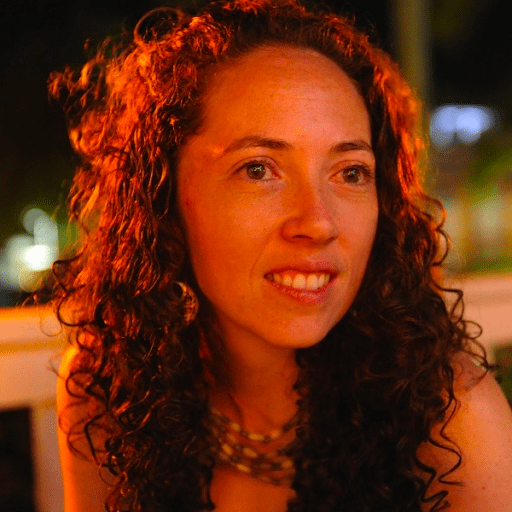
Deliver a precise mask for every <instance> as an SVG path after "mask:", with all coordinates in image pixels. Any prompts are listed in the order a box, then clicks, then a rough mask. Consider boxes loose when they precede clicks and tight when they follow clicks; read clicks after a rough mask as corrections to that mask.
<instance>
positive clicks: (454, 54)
mask: <svg viewBox="0 0 512 512" xmlns="http://www.w3.org/2000/svg"><path fill="white" fill-rule="evenodd" d="M169 3H170V2H163V1H156V0H137V1H135V0H132V1H128V0H82V1H78V0H17V1H16V2H6V1H4V2H1V3H0V43H1V44H0V56H1V58H0V510H2V511H3V512H4V511H5V512H34V511H36V510H37V511H38V512H46V511H59V510H62V501H61V496H60V474H59V467H58V458H57V451H56V450H57V448H56V440H55V413H54V402H53V393H54V392H53V390H54V386H55V376H54V375H53V374H52V373H51V372H50V371H49V369H48V368H49V363H48V361H49V360H50V358H51V356H52V355H53V354H55V353H56V352H58V350H59V347H60V346H61V343H62V341H61V340H59V337H58V332H59V329H58V326H56V325H55V324H54V323H53V319H52V318H51V316H49V314H48V312H47V311H45V310H44V308H39V309H37V310H32V311H29V312H27V311H23V312H20V311H18V310H15V309H12V308H13V306H15V305H16V304H17V303H19V301H20V300H21V299H22V298H23V297H24V296H25V295H26V294H27V293H28V292H30V290H31V289H32V288H33V287H34V285H35V283H37V280H38V279H39V278H40V276H41V274H42V273H44V272H45V271H46V270H47V269H48V268H49V266H50V265H51V263H52V261H54V260H55V259H56V258H57V257H58V254H59V251H60V250H61V249H62V248H63V247H64V245H65V244H66V243H67V242H68V241H69V236H70V234H69V232H68V231H67V230H66V215H65V209H64V208H63V205H64V200H65V196H66V192H67V189H68V187H69V184H70V180H71V177H72V171H73V159H72V154H71V151H70V147H69V143H68V140H67V134H66V126H65V121H64V118H63V115H62V114H61V112H60V111H59V110H58V109H57V108H55V107H52V106H51V105H50V104H49V102H48V99H47V91H46V82H47V79H48V76H49V74H50V72H51V71H53V70H59V69H63V67H64V66H65V65H68V64H69V65H72V66H76V67H78V66H80V65H81V64H83V63H84V62H85V55H86V53H85V51H84V43H85V41H86V40H88V41H89V42H88V45H89V47H90V48H93V49H94V48H95V47H96V46H97V45H98V44H99V43H100V42H101V41H102V40H103V39H104V38H105V37H107V36H116V35H118V34H119V33H120V32H122V31H123V30H128V31H129V30H130V29H131V28H133V26H134V25H135V23H136V21H137V20H138V18H139V17H140V16H141V15H142V14H143V13H144V12H146V11H147V10H148V9H150V8H153V7H158V6H161V5H169ZM203 3H204V2H202V1H200V0H197V1H188V2H187V1H184V0H182V1H179V2H175V3H174V4H173V5H182V6H185V7H196V6H199V5H202V4H203ZM306 3H307V2H306ZM323 3H324V5H327V6H329V7H330V8H331V9H332V10H334V11H336V12H343V13H345V14H349V15H354V16H355V17H356V20H357V24H358V25H359V26H360V27H361V28H364V29H365V30H367V31H370V33H371V34H372V38H373V39H374V40H375V41H376V42H378V43H379V44H380V45H381V46H382V47H383V48H384V49H385V50H387V51H388V52H389V53H391V55H393V56H394V57H395V59H397V60H398V61H399V63H400V65H401V67H402V69H403V71H404V74H405V75H406V77H407V78H408V79H409V81H410V82H411V83H412V85H413V87H414V88H415V89H416V91H417V93H418V95H419V96H420V98H421V99H422V101H423V103H424V105H425V130H427V131H428V133H429V141H430V153H431V155H430V157H431V165H430V169H429V172H428V174H427V176H426V181H427V186H428V189H429V191H430V192H431V194H432V195H434V196H436V197H438V198H439V199H441V200H442V201H443V203H444V205H445V207H446V210H447V221H446V230H447V232H448V234H449V235H450V237H451V239H452V251H451V253H450V256H449V259H448V261H447V268H446V275H445V279H446V280H447V281H448V282H450V283H451V282H453V283H454V284H456V285H457V286H460V287H462V288H463V289H464V290H465V293H466V297H467V299H466V302H467V312H468V317H469V318H473V319H475V320H477V321H478V322H480V323H481V324H482V325H483V327H484V335H483V337H482V342H483V343H484V344H485V345H486V347H487V349H488V351H489V355H490V356H491V359H492V360H494V361H497V362H498V363H499V364H500V366H501V369H500V375H501V379H502V386H503V388H504V390H505V391H506V393H507V394H508V397H509V399H512V375H511V374H512V350H511V348H510V347H511V345H512V324H511V322H512V101H511V99H510V97H511V95H512V66H511V65H510V63H511V57H512V31H511V30H510V26H509V17H508V16H507V15H506V12H508V11H507V4H506V2H505V0H472V1H471V2H468V1H467V0H430V1H429V0H409V1H407V0H352V1H350V2H349V1H334V0H332V1H325V2H323ZM41 323H43V325H44V329H41V328H40V325H41Z"/></svg>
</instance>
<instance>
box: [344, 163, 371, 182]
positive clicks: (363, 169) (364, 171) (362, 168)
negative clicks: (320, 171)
mask: <svg viewBox="0 0 512 512" xmlns="http://www.w3.org/2000/svg"><path fill="white" fill-rule="evenodd" d="M354 170H355V171H358V172H359V173H360V175H361V179H362V180H363V183H359V182H358V183H351V182H349V181H345V180H344V181H345V183H348V184H349V185H352V184H353V185H355V186H360V185H364V184H366V183H367V182H368V181H371V180H373V178H374V174H373V171H372V170H371V169H369V168H368V167H367V166H366V165H362V164H355V165H349V166H347V167H345V168H343V169H341V171H339V172H338V173H337V174H336V176H338V175H341V176H342V177H344V176H345V173H346V172H348V171H354Z"/></svg>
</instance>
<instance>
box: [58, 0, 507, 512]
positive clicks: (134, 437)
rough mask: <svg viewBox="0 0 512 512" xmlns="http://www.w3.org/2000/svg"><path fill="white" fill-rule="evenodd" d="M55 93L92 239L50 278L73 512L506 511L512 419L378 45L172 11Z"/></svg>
mask: <svg viewBox="0 0 512 512" xmlns="http://www.w3.org/2000/svg"><path fill="white" fill-rule="evenodd" d="M51 92H52V93H53V95H54V96H55V97H57V98H59V99H60V100H61V101H62V102H63V103H64V105H65V108H66V110H67V112H68V115H69V132H70V138H71V141H72V143H73V146H74V148H75V150H76V152H77V154H78V155H79V157H80V161H79V165H78V169H77V173H76V176H75V180H74V183H73V187H72V190H71V194H70V200H69V211H70V215H71V218H72V219H73V220H74V221H76V222H77V223H78V224H79V225H80V226H81V227H82V228H83V232H84V237H83V241H82V243H81V246H80V248H79V250H78V252H77V253H76V255H75V256H74V257H72V258H70V259H68V260H64V261H61V262H59V263H58V264H56V265H55V267H54V276H55V279H56V282H57V286H56V288H55V301H56V307H57V311H58V313H59V315H60V317H61V320H62V322H63V323H64V324H65V325H68V326H69V332H70V337H71V338H72V343H73V348H72V349H70V350H68V352H67V353H66V355H65V357H64V360H63V363H62V366H61V377H62V378H61V379H60V381H59V387H58V408H59V417H60V433H59V435H60V443H61V458H62V467H63V476H64V486H65V502H66V505H65V506H66V512H78V511H88V512H95V511H100V510H112V511H113V510H115V511H118V510H119V511H120V510H130V511H132V510H133V511H144V512H149V511H164V510H165V511H199V510H213V509H215V510H218V511H221V512H229V511H235V510H236V511H238V510H244V511H249V512H251V511H254V512H258V511H285V510H290V511H340V510H346V511H358V512H360V511H372V512H373V511H379V512H382V511H420V510H421V511H425V510H441V509H444V507H448V506H450V507H451V508H450V510H454V511H470V510H471V511H472V510H478V511H480V512H482V511H483V512H485V511H487V512H490V511H493V512H504V511H505V510H509V505H510V503H512V491H511V489H512V485H510V484H511V478H510V475H511V474H512V455H511V454H512V415H511V413H510V410H509V409H508V407H507V404H506V401H505V399H504V398H503V396H502V394H501V392H500V391H499V388H498V387H497V385H496V384H495V382H494V381H493V379H492V377H491V376H489V375H488V374H487V372H486V370H485V368H486V361H485V356H483V355H479V352H478V347H477V346H476V345H475V344H474V342H473V340H474V336H473V335H472V334H471V333H470V332H469V330H468V324H467V323H466V321H464V320H463V319H462V318H461V315H457V314H455V313H450V312H449V311H447V308H446V306H445V303H444V301H443V298H442V296H441V292H443V291H445V290H443V288H442V287H441V286H440V285H439V284H438V282H437V281H436V280H435V279H434V277H433V276H434V275H435V274H436V272H434V270H435V269H436V268H437V267H439V265H440V264H441V262H440V261H439V260H441V259H442V258H441V257H440V254H441V250H440V242H441V239H442V238H443V236H444V235H443V232H442V230H441V228H440V227H439V226H438V223H436V220H435V216H434V215H433V213H431V212H432V210H433V208H436V207H437V206H438V205H437V202H436V201H434V200H432V199H429V198H428V197H427V196H426V195H425V194H424V192H423V190H422V188H421V184H420V181H419V173H420V169H419V162H420V158H421V149H422V144H421V138H420V137H419V134H418V130H417V119H418V110H417V109H418V106H417V103H416V101H415V99H414V97H413V95H412V94H411V92H410V90H409V88H408V87H407V86H406V84H405V83H404V82H403V80H402V79H401V78H400V76H399V73H398V71H397V70H396V67H395V66H394V64H392V62H390V60H389V59H388V57H387V56H386V55H385V54H384V53H383V52H381V51H380V50H378V49H376V48H374V47H373V46H371V44H370V43H369V42H368V39H367V37H366V36H364V35H362V34H360V33H358V32H357V31H356V30H355V29H354V28H353V27H352V25H351V24H350V23H349V22H348V21H347V20H345V19H343V18H340V17H337V16H334V15H331V14H322V13H311V12H307V11H306V10H304V9H303V8H302V7H300V6H298V5H297V4H296V3H295V1H294V0H282V1H267V0H253V1H250V0H238V1H235V2H220V3H214V4H211V5H209V6H207V7H206V8H205V10H204V11H202V12H201V13H200V14H198V15H197V16H195V17H189V16H187V15H185V14H184V13H181V12H179V11H174V10H171V9H160V10H156V11H153V12H152V13H150V14H149V15H147V16H146V17H145V18H144V19H143V20H141V22H140V23H139V24H138V26H137V27H136V29H135V33H134V37H133V40H132V41H129V42H127V43H126V44H125V45H123V46H122V47H120V48H111V47H109V46H105V47H104V48H103V49H102V51H100V52H99V53H98V55H97V56H96V57H95V58H93V59H92V60H91V61H90V62H89V63H88V64H87V65H86V66H85V67H84V69H83V70H82V72H81V74H79V75H78V74H75V73H74V72H72V71H69V70H68V71H66V72H64V73H61V74H57V75H55V76H54V77H53V80H52V82H51ZM455 293H458V292H455ZM458 298H459V301H458V302H459V305H460V293H459V294H458ZM474 361H480V363H481V365H480V366H478V365H477V364H475V362H474ZM477 450H478V452H477ZM99 468H101V469H99ZM457 482H460V483H461V485H458V484H457ZM105 502H106V503H107V507H106V508H105V507H104V503H105Z"/></svg>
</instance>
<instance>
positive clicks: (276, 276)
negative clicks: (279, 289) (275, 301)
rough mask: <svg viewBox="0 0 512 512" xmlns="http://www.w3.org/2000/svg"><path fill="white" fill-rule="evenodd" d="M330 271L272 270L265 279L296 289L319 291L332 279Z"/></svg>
mask: <svg viewBox="0 0 512 512" xmlns="http://www.w3.org/2000/svg"><path fill="white" fill-rule="evenodd" d="M332 277H333V276H332V275H331V274H330V273H329V272H297V271H283V272H271V273H268V274H266V275H265V279H267V280H269V281H271V282H273V283H276V284H279V285H281V286H284V287H286V288H291V289H294V290H306V291H317V290H321V289H322V288H325V287H326V286H327V285H328V284H329V282H330V281H331V279H332Z"/></svg>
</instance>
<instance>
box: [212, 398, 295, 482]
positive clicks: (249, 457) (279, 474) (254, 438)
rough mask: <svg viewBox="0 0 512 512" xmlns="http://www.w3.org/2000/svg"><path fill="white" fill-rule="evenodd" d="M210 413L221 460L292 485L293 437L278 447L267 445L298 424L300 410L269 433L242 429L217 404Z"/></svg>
mask: <svg viewBox="0 0 512 512" xmlns="http://www.w3.org/2000/svg"><path fill="white" fill-rule="evenodd" d="M210 413H211V414H210V420H211V425H210V432H211V434H212V450H213V452H214V454H215V455H216V457H217V458H218V459H219V460H221V461H223V462H226V463H227V464H229V465H230V466H232V467H234V468H235V469H236V470H237V471H240V472H241V473H244V474H246V475H249V476H251V477H253V478H257V479H258V480H261V481H263V482H266V483H269V484H272V485H277V486H279V485H286V486H289V485H291V483H292V480H293V476H294V474H295V467H294V464H293V459H292V458H291V457H290V456H289V455H288V454H287V453H288V450H289V448H290V446H291V444H292V441H293V440H292V441H290V442H288V443H287V444H285V445H284V446H281V447H279V448H277V449H275V450H271V449H268V448H267V447H268V446H269V445H270V444H271V443H273V442H275V441H278V440H279V439H281V438H282V437H283V436H285V435H286V434H287V433H288V432H290V431H291V430H292V429H293V428H294V427H295V426H296V425H297V423H298V414H296V415H295V416H294V417H293V418H292V419H291V420H290V421H288V422H287V423H286V424H285V425H284V426H283V427H282V428H281V429H276V430H273V431H272V432H270V433H269V434H255V433H251V432H248V431H247V430H245V429H243V428H242V427H241V425H239V424H238V423H236V422H234V421H232V420H231V419H229V418H228V417H227V416H224V415H223V414H222V413H221V412H220V411H218V410H217V409H215V408H214V407H211V408H210Z"/></svg>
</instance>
